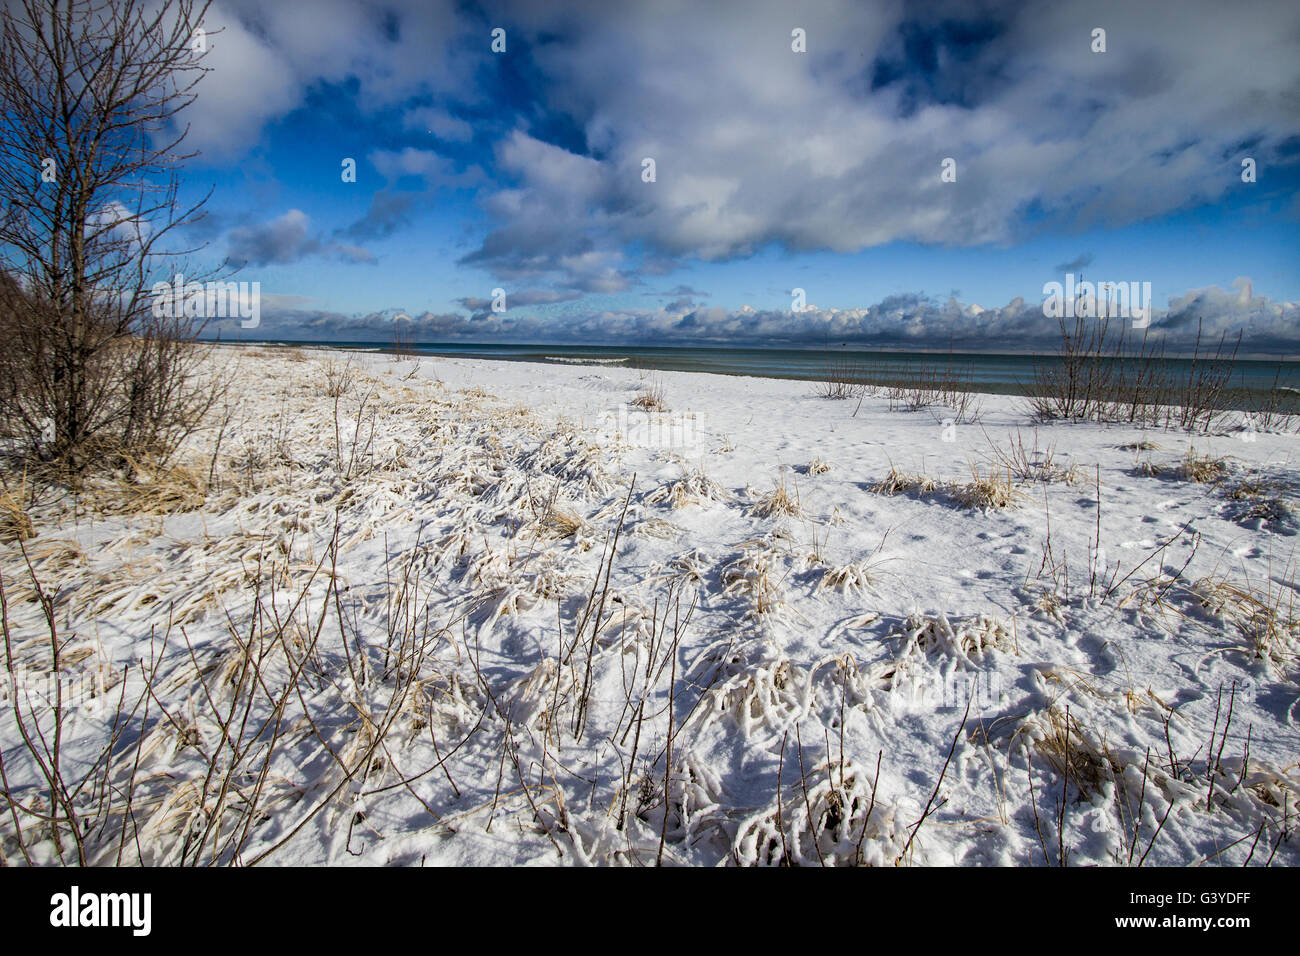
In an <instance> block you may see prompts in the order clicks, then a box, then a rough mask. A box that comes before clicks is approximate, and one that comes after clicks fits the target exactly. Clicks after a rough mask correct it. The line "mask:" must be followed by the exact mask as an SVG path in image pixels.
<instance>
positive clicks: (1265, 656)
mask: <svg viewBox="0 0 1300 956" xmlns="http://www.w3.org/2000/svg"><path fill="white" fill-rule="evenodd" d="M1283 577H1284V578H1285V579H1286V580H1291V581H1293V580H1295V566H1294V565H1293V564H1288V565H1287V568H1286V572H1285V573H1284V574H1283ZM1191 590H1192V594H1193V595H1194V596H1195V597H1196V598H1197V599H1198V600H1199V601H1200V602H1201V606H1202V607H1204V608H1205V609H1207V610H1208V611H1209V612H1210V613H1211V614H1214V615H1215V616H1216V617H1220V618H1223V619H1224V620H1226V621H1228V622H1229V623H1231V624H1232V626H1233V627H1234V628H1236V630H1237V633H1238V634H1240V635H1241V636H1242V638H1244V639H1245V641H1246V643H1245V645H1243V646H1242V647H1239V648H1237V649H1238V650H1240V651H1243V652H1246V653H1248V654H1249V655H1250V656H1252V657H1253V658H1255V659H1256V660H1260V661H1263V662H1264V663H1266V664H1267V665H1269V666H1270V667H1271V668H1272V669H1273V670H1274V671H1275V672H1276V673H1277V674H1279V676H1285V675H1286V674H1287V673H1288V672H1289V670H1290V668H1291V667H1292V666H1293V665H1294V664H1295V663H1296V662H1297V659H1300V616H1297V615H1298V614H1300V608H1297V606H1296V598H1297V595H1296V592H1295V590H1294V589H1293V588H1290V587H1286V586H1285V585H1280V584H1276V583H1275V582H1274V581H1273V579H1272V577H1269V578H1268V581H1267V584H1266V585H1265V586H1264V587H1262V588H1259V587H1255V586H1253V585H1252V584H1251V583H1250V582H1249V581H1246V582H1236V581H1232V580H1229V579H1228V578H1226V577H1213V576H1211V577H1204V578H1201V579H1200V580H1198V581H1196V582H1195V583H1194V584H1193V585H1192V588H1191Z"/></svg>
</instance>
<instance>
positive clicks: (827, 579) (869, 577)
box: [813, 561, 876, 594]
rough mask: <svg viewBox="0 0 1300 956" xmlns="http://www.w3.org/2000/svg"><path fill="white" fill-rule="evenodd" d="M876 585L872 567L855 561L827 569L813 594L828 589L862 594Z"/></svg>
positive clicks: (870, 564)
mask: <svg viewBox="0 0 1300 956" xmlns="http://www.w3.org/2000/svg"><path fill="white" fill-rule="evenodd" d="M875 583H876V574H875V570H874V565H873V564H872V563H870V562H867V561H855V562H853V563H852V564H843V565H840V566H839V567H834V568H827V569H826V570H824V571H823V572H822V576H821V577H820V578H819V579H818V581H817V587H816V588H815V589H814V590H813V593H814V594H817V593H819V592H821V591H825V590H827V589H828V588H829V589H831V590H834V591H841V592H843V593H845V594H852V593H854V592H864V591H867V590H868V589H870V588H871V587H872V586H873V585H874V584H875Z"/></svg>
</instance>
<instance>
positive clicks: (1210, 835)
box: [0, 348, 1300, 865]
mask: <svg viewBox="0 0 1300 956" xmlns="http://www.w3.org/2000/svg"><path fill="white" fill-rule="evenodd" d="M214 355H215V358H214V359H213V362H214V363H228V364H229V365H230V367H231V369H232V371H233V374H234V375H235V385H234V388H233V389H232V390H231V393H230V398H229V401H230V402H231V404H232V408H233V418H232V423H231V425H230V426H229V427H228V428H227V429H226V430H225V433H224V434H222V436H221V444H220V450H219V453H218V454H217V458H216V462H217V466H216V473H217V475H218V481H217V483H216V487H214V488H212V489H210V490H209V492H208V494H207V497H206V500H205V501H204V502H203V504H202V506H201V507H198V508H194V509H192V510H172V511H169V512H156V513H155V512H132V511H131V510H129V509H112V508H108V509H105V508H103V507H92V506H89V505H87V504H85V503H83V505H82V507H80V508H76V507H74V506H73V505H72V504H71V503H70V502H69V501H67V500H66V499H65V500H63V501H45V502H43V503H42V504H40V505H38V506H35V507H33V508H32V509H31V516H32V518H33V521H34V522H35V526H36V529H37V531H38V536H37V537H35V538H31V539H29V540H28V541H27V542H26V543H25V545H23V546H22V547H25V548H26V551H27V555H28V557H29V558H30V560H31V566H32V568H33V570H34V572H35V574H36V576H37V578H38V580H40V582H41V584H42V586H43V587H44V588H45V589H46V591H47V592H48V593H50V594H51V595H52V596H53V601H54V608H55V615H56V618H57V621H58V630H59V634H60V635H61V639H63V640H64V642H65V643H64V644H63V646H62V651H61V664H62V665H63V667H64V671H63V674H64V679H65V681H67V686H69V687H74V686H75V687H76V688H80V687H82V686H83V684H75V685H74V684H73V681H74V678H75V677H76V675H81V676H83V677H87V676H90V677H93V676H94V675H96V674H105V673H108V674H111V675H112V676H111V677H110V678H109V680H108V683H110V684H111V687H110V688H109V689H108V690H107V691H105V692H103V693H98V694H96V695H95V696H93V697H90V696H87V695H86V694H75V695H73V697H72V698H71V699H72V700H73V701H74V703H75V706H74V707H73V708H72V712H71V713H70V714H69V715H68V717H67V719H66V722H65V727H64V731H63V737H62V747H63V748H64V752H63V754H62V761H63V765H64V773H65V774H66V775H67V776H68V777H69V779H73V780H80V779H82V778H83V777H86V776H87V775H89V776H90V777H91V778H92V779H94V780H101V779H102V780H104V781H106V782H107V783H110V784H111V786H109V787H92V788H86V790H83V792H81V793H80V794H79V795H78V797H77V800H78V801H80V802H79V803H77V804H76V805H77V807H78V809H79V813H80V814H81V815H82V816H83V817H84V818H85V820H86V821H88V823H87V826H88V827H90V832H91V834H92V835H91V836H89V837H87V838H86V840H85V841H84V842H85V853H86V855H87V859H88V860H89V861H90V862H100V863H112V862H122V863H129V864H134V863H137V862H144V863H146V864H155V863H177V862H181V861H185V862H212V861H219V862H226V861H232V860H233V861H234V862H239V863H245V864H247V863H252V862H265V863H274V864H304V863H331V864H340V865H346V864H353V863H359V864H376V863H382V864H389V863H392V864H420V863H422V862H423V863H426V864H430V865H433V864H474V863H493V864H507V863H508V864H542V865H549V864H555V863H564V864H569V863H593V864H632V865H639V864H653V863H655V862H657V861H659V862H663V863H665V864H705V865H712V864H736V863H741V864H771V863H779V862H786V861H788V862H794V863H801V864H811V865H818V864H820V863H827V864H830V863H854V862H856V863H867V864H876V865H893V864H895V863H898V862H901V863H904V864H916V865H948V864H966V865H1046V864H1051V865H1055V864H1056V863H1058V862H1060V859H1059V857H1060V855H1061V851H1062V850H1064V851H1065V853H1066V862H1068V863H1069V864H1070V865H1084V864H1100V865H1130V864H1132V865H1136V864H1137V863H1138V862H1139V861H1141V860H1143V859H1145V863H1146V865H1152V864H1165V865H1168V864H1189V863H1196V862H1199V861H1202V860H1205V861H1208V862H1210V863H1212V864H1216V865H1217V864H1224V865H1228V864H1231V865H1240V864H1241V863H1243V862H1246V861H1248V860H1249V862H1250V863H1252V864H1254V865H1261V864H1263V863H1265V862H1268V861H1269V860H1270V859H1271V860H1272V862H1273V863H1274V864H1275V865H1281V864H1287V865H1295V864H1296V863H1297V862H1300V841H1297V840H1296V839H1295V838H1294V837H1290V838H1288V837H1289V835H1290V833H1291V831H1292V830H1293V829H1294V827H1295V821H1296V819H1297V805H1298V802H1300V801H1298V798H1300V767H1298V764H1297V760H1298V759H1300V757H1298V756H1297V755H1298V754H1300V730H1298V729H1297V727H1296V723H1295V721H1296V719H1297V717H1298V716H1300V707H1297V701H1298V700H1300V687H1298V686H1297V679H1298V678H1300V659H1297V656H1296V654H1297V648H1298V647H1300V631H1298V630H1297V618H1300V609H1293V608H1292V605H1291V602H1292V601H1293V600H1294V594H1295V592H1294V590H1293V588H1294V584H1295V580H1294V579H1295V558H1294V554H1295V542H1296V540H1297V539H1296V537H1295V534H1296V531H1297V523H1296V518H1295V516H1294V515H1293V514H1291V513H1290V510H1289V505H1291V504H1293V503H1294V502H1295V499H1296V492H1297V484H1298V483H1300V479H1298V478H1297V474H1298V473H1297V462H1296V436H1295V435H1294V434H1268V433H1254V432H1247V431H1240V430H1237V429H1234V428H1227V429H1224V430H1223V431H1222V432H1220V433H1217V434H1212V435H1208V436H1207V435H1188V434H1185V433H1180V432H1175V431H1143V430H1140V429H1136V428H1129V427H1119V426H1104V425H1098V424H1095V423H1094V424H1087V423H1054V424H1035V423H1034V422H1033V421H1032V420H1031V419H1030V417H1029V412H1028V409H1027V408H1026V407H1025V403H1024V402H1023V401H1022V400H1020V399H1017V398H1014V397H1010V396H993V395H985V396H981V397H980V399H979V406H980V407H979V413H978V417H977V420H976V421H970V420H963V421H958V422H955V423H954V422H952V421H950V419H951V418H952V413H951V412H949V411H947V410H945V409H942V408H931V409H925V410H922V411H916V412H904V411H891V410H890V409H889V402H888V400H887V399H885V398H883V397H871V396H868V397H865V398H863V399H862V400H861V401H860V402H859V401H858V400H857V399H851V400H846V401H835V400H829V399H826V398H821V397H817V396H816V395H815V394H814V389H813V388H812V387H811V386H810V385H809V384H808V383H800V382H790V381H778V380H767V379H758V378H745V377H735V376H721V375H708V374H702V373H684V372H646V371H642V370H638V369H635V368H630V367H627V366H623V365H618V366H615V365H607V364H606V365H599V366H584V365H576V364H571V363H570V364H560V365H556V364H548V365H542V364H527V363H521V362H504V361H501V362H498V361H490V360H482V359H445V358H439V359H428V358H425V359H422V360H420V361H418V362H416V361H413V360H411V359H402V360H397V359H394V358H392V357H389V356H385V355H379V354H373V353H367V354H359V353H342V352H332V351H326V350H302V351H295V350H289V349H274V350H271V349H247V348H220V349H217V350H215V353H214ZM331 362H332V363H335V364H336V365H338V364H341V363H344V362H350V363H352V365H353V366H354V367H356V368H357V369H358V372H359V374H358V376H357V381H356V382H355V383H354V384H353V385H352V387H351V388H350V389H348V390H347V391H345V392H344V394H342V395H341V396H338V397H337V398H334V397H331V396H329V395H327V394H326V390H325V383H326V380H327V376H326V372H325V367H326V365H327V363H331ZM643 389H654V390H659V389H661V390H662V393H663V396H664V398H665V401H666V404H667V405H668V410H667V411H665V412H662V413H649V414H645V413H642V412H640V411H639V410H637V409H634V408H630V407H629V403H630V402H631V401H632V400H633V399H634V398H636V397H637V395H638V394H641V393H642V390H643ZM217 437H218V434H217V429H216V428H215V427H214V428H212V429H208V430H206V431H205V432H203V433H201V434H200V435H198V436H196V437H195V439H194V440H193V443H192V445H191V447H190V448H188V449H187V451H186V455H187V456H188V458H187V459H186V460H187V461H188V462H190V463H191V464H192V465H193V467H194V468H196V469H197V470H198V471H200V472H202V473H203V474H204V475H206V473H207V471H208V467H209V464H210V462H211V461H212V457H213V449H214V448H215V447H216V444H215V443H216V441H217ZM1017 437H1018V440H1019V441H1020V442H1022V443H1023V445H1024V447H1025V448H1037V449H1038V450H1039V451H1040V453H1041V452H1044V451H1046V450H1047V449H1051V452H1052V456H1053V459H1054V460H1053V461H1052V462H1051V467H1044V462H1043V461H1042V460H1040V461H1039V462H1038V463H1037V464H1038V466H1039V467H1037V468H1036V469H1034V473H1033V474H1032V475H1030V476H1027V477H1026V478H1024V479H1023V480H1018V479H1016V478H1014V477H1012V478H1011V480H1010V482H1009V484H1010V485H1011V487H1010V488H1009V489H1008V490H1009V491H1010V492H1011V494H1010V495H1008V496H1005V498H1004V496H1001V495H996V494H994V495H991V496H990V495H977V494H975V493H974V491H973V490H972V488H971V487H968V486H970V485H971V484H972V482H973V480H974V479H973V476H978V477H981V478H984V479H990V478H992V479H998V476H999V475H1003V476H1005V468H1006V458H1005V455H1006V454H1007V453H1008V452H1009V451H1010V449H1011V448H1012V447H1013V443H1014V441H1015V440H1016V439H1017ZM1143 443H1155V445H1156V446H1157V447H1154V448H1143V447H1138V446H1141V445H1142V444H1143ZM1122 446H1130V447H1128V448H1125V447H1122ZM994 449H997V451H995V450H994ZM1192 449H1194V450H1195V455H1196V456H1197V457H1198V458H1199V457H1201V456H1211V457H1214V458H1223V459H1224V460H1225V466H1226V468H1227V476H1226V477H1225V478H1223V479H1222V480H1220V481H1217V482H1213V483H1210V482H1207V483H1198V482H1195V481H1191V480H1188V479H1187V478H1186V477H1184V475H1183V473H1182V472H1181V471H1179V465H1180V463H1182V462H1183V460H1184V458H1185V456H1186V455H1187V454H1188V452H1189V451H1191V450H1192ZM998 452H1001V453H1002V455H999V454H998ZM891 471H897V472H899V473H906V474H919V475H922V476H924V477H925V478H928V479H931V481H932V483H933V487H930V488H928V489H927V488H926V487H925V486H922V487H920V488H913V489H911V490H902V491H899V492H898V493H896V494H888V493H884V492H883V491H882V490H873V489H874V488H876V486H877V485H878V484H880V483H881V482H882V481H884V479H886V478H887V477H889V476H890V474H891ZM1037 478H1047V479H1049V480H1035V479H1037ZM1252 482H1253V484H1252ZM1257 485H1258V486H1259V487H1256V486H1257ZM1004 500H1005V501H1006V502H1007V503H1006V504H1005V506H1003V501H1004ZM964 502H965V503H975V504H977V505H978V506H977V507H966V506H964V504H963V503H964ZM1276 502H1280V503H1281V504H1280V506H1279V505H1278V504H1276ZM1261 505H1268V507H1261ZM119 510H121V511H124V512H125V513H116V512H117V511H119ZM331 542H337V545H336V547H334V548H332V547H331ZM0 569H3V574H4V584H5V589H6V592H7V597H8V606H9V626H10V631H11V633H12V642H11V643H12V648H13V655H14V658H15V659H16V663H17V664H18V665H21V667H22V668H23V671H22V673H23V674H24V675H26V676H27V677H28V678H29V679H30V678H31V677H32V675H35V674H41V673H44V674H46V675H48V672H49V669H50V660H49V653H48V643H49V634H48V630H47V629H44V626H43V614H42V610H41V605H40V602H39V600H38V599H37V596H36V594H35V591H34V589H33V588H32V587H31V585H30V580H29V579H28V575H27V572H26V568H25V560H24V556H23V554H22V551H21V549H20V545H19V544H18V543H17V542H10V543H7V544H4V545H0ZM259 582H260V583H259ZM332 582H334V583H332ZM250 662H253V663H255V664H256V665H257V668H256V669H254V667H253V666H252V664H250ZM124 668H125V670H123V669H124ZM154 668H156V672H155V675H154V678H153V684H154V690H153V692H152V693H151V694H144V693H143V688H144V684H145V679H146V676H147V674H148V673H149V672H150V671H151V670H153V669H154ZM123 673H124V674H125V677H124V678H123V677H122V676H121V675H122V674H123ZM87 683H88V682H87ZM4 703H5V704H6V707H8V706H9V705H10V704H11V701H9V700H6V701H5V702H4ZM18 703H19V711H20V712H21V713H22V714H24V715H28V716H29V721H28V722H29V723H30V714H31V712H32V711H33V709H34V710H35V712H36V713H37V714H38V715H39V716H40V719H41V720H42V724H41V726H42V727H43V728H45V729H47V730H48V729H50V728H51V727H52V720H51V715H50V711H49V708H43V707H41V706H40V705H39V703H38V702H36V701H35V700H34V698H31V697H29V696H28V695H26V694H23V693H21V692H20V695H19V700H18ZM231 713H233V714H235V715H237V716H239V718H240V719H238V720H231V719H230V718H229V715H230V714H231ZM223 725H224V726H225V730H224V731H223ZM0 744H2V745H3V754H4V766H5V770H6V773H7V775H8V778H9V785H8V788H9V789H10V791H11V792H12V793H14V794H15V795H16V796H17V797H18V798H19V799H20V800H21V801H22V803H24V804H25V805H28V806H30V805H31V804H33V803H37V804H38V805H47V804H45V803H41V801H44V800H47V791H48V788H47V787H46V785H45V783H44V782H43V780H42V778H41V777H40V771H39V769H38V768H37V766H36V765H35V763H34V761H32V760H31V759H30V758H29V756H28V754H27V748H26V747H25V746H24V745H23V742H22V739H21V737H20V735H19V733H18V727H17V726H16V723H15V720H14V714H13V711H12V709H10V710H9V712H8V713H7V714H6V717H5V719H4V722H3V723H2V724H0ZM106 747H107V748H108V750H109V752H110V756H109V757H108V758H107V759H101V755H102V753H103V752H104V751H105V748H106ZM105 767H107V768H108V769H107V770H105ZM97 774H98V775H99V776H96V775H97ZM666 777H667V779H668V782H669V788H668V789H669V793H670V799H669V800H668V801H667V804H668V806H667V811H665V801H664V799H663V793H664V782H665V778H666ZM132 778H134V780H135V784H134V789H133V790H131V789H130V788H131V784H130V781H131V780H132ZM113 788H116V791H113ZM104 789H108V790H110V791H113V792H116V793H118V794H119V797H118V798H116V801H114V800H113V799H110V800H108V801H107V803H105V802H104V801H102V800H101V801H100V802H99V803H96V802H95V801H96V799H98V798H96V797H95V796H94V794H93V793H91V792H88V791H92V790H94V791H100V790H104ZM128 790H130V792H131V793H132V794H133V799H132V807H131V814H132V818H133V819H134V821H135V822H134V824H130V823H125V824H124V813H125V810H124V797H122V796H121V795H122V794H125V793H126V792H128ZM1031 793H1032V795H1031ZM4 810H5V812H4V813H3V814H2V815H0V816H3V819H2V820H0V851H2V852H3V854H4V856H5V858H6V860H7V861H9V862H21V860H22V852H21V848H20V846H19V841H18V839H17V834H16V831H15V828H14V825H13V821H12V819H11V818H10V814H9V813H8V808H7V807H5V808H4ZM136 828H138V831H137V830H136ZM1062 830H1063V832H1059V831H1062ZM123 833H125V834H128V835H127V836H126V837H123V836H122V834H123ZM62 842H63V846H62V853H63V855H64V857H65V858H74V857H75V850H74V849H73V848H72V846H71V843H70V842H69V840H68V837H67V835H66V834H65V835H64V837H63V841H62ZM24 844H25V845H26V848H27V850H28V852H29V853H30V855H31V856H32V858H33V860H34V861H36V862H56V861H57V860H58V858H59V856H58V852H59V851H58V850H57V849H56V848H55V845H54V841H53V840H51V839H50V836H49V833H48V829H47V828H42V827H41V826H39V825H37V824H36V823H33V822H30V821H29V822H28V823H27V824H26V825H25V832H24Z"/></svg>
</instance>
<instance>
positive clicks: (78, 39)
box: [0, 0, 214, 475]
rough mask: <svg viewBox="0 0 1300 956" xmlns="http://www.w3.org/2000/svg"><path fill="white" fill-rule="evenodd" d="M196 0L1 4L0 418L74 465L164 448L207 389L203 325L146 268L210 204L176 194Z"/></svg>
mask: <svg viewBox="0 0 1300 956" xmlns="http://www.w3.org/2000/svg"><path fill="white" fill-rule="evenodd" d="M205 10H206V4H199V5H196V4H194V3H192V2H190V0H173V2H170V3H166V4H161V5H157V6H152V7H146V6H145V5H144V4H141V3H136V2H131V0H106V2H100V3H93V4H92V3H89V2H85V0H78V2H72V3H70V4H68V5H67V6H66V8H60V9H59V10H58V12H57V13H56V12H54V10H53V8H51V7H49V6H48V5H46V4H42V3H38V2H36V0H20V2H15V3H12V4H7V5H6V6H5V8H4V11H3V30H2V35H0V114H3V115H4V117H5V120H4V122H5V135H4V136H3V137H2V138H0V157H2V160H0V198H3V200H4V206H5V208H6V213H5V215H4V216H3V218H0V337H2V338H3V339H4V341H5V343H6V348H5V350H4V352H3V355H0V418H3V419H4V420H5V421H6V423H7V424H8V426H9V428H10V430H11V431H13V432H16V433H17V434H18V435H19V436H20V437H21V439H22V444H23V446H24V447H23V449H22V450H21V451H22V454H24V455H27V456H32V457H34V458H37V459H39V460H41V461H43V462H57V463H58V464H59V466H60V467H61V468H62V469H64V470H65V471H66V472H68V473H70V474H72V475H79V474H81V473H83V472H85V471H86V470H87V469H88V468H90V467H91V466H92V465H96V464H99V463H101V462H104V461H108V462H109V463H110V464H111V463H115V462H116V461H118V460H119V456H120V454H121V453H132V454H135V455H137V456H141V455H149V456H151V457H153V458H155V459H158V460H164V459H166V458H167V457H168V456H169V455H170V454H171V453H172V452H173V451H174V450H175V448H176V447H177V445H178V444H179V443H180V442H181V441H182V440H183V439H184V438H185V436H186V435H188V434H189V433H190V432H191V431H192V430H193V429H194V428H195V427H196V426H197V424H198V422H199V420H200V419H201V418H202V415H203V414H204V413H205V412H206V410H207V409H208V407H210V405H211V404H212V401H213V399H214V394H213V391H212V390H211V388H210V387H205V385H204V384H201V383H200V382H198V381H197V380H196V365H197V362H198V361H199V359H201V358H202V357H203V354H204V350H202V349H199V348H198V347H197V346H196V345H195V344H194V343H195V340H196V337H197V335H198V333H199V331H200V330H201V327H202V323H201V322H200V321H198V320H196V319H195V318H194V317H193V315H192V314H191V315H190V316H188V317H187V316H185V315H183V314H182V315H178V316H173V317H167V316H166V314H165V311H164V315H162V316H160V315H159V314H158V311H160V310H156V309H155V308H154V306H155V302H154V301H153V300H154V295H153V284H154V283H153V280H154V278H155V277H157V276H166V277H167V278H168V279H169V280H170V279H171V278H172V274H173V272H176V271H183V270H182V269H181V261H180V257H181V256H183V255H184V253H177V252H169V251H166V243H167V242H168V241H169V240H170V237H171V236H172V234H173V230H174V229H175V228H177V227H179V226H183V225H185V224H186V223H191V222H194V221H195V220H196V219H197V218H198V216H199V214H200V210H201V207H202V205H203V200H200V201H199V202H197V203H196V204H194V205H191V206H186V205H185V204H183V203H178V201H177V190H178V182H177V170H178V168H179V167H180V165H181V164H182V163H183V161H184V160H186V159H188V158H189V156H191V155H193V154H189V155H186V154H183V153H182V152H181V144H182V142H183V140H184V139H185V132H184V131H183V130H182V132H180V133H175V132H174V130H175V128H176V126H175V123H174V120H175V118H176V117H177V116H178V115H179V114H180V113H181V111H182V110H183V109H184V108H185V107H186V106H187V105H189V103H191V102H192V101H193V99H194V96H195V93H194V89H195V85H196V84H197V82H198V81H199V79H201V77H202V75H203V73H204V72H205V68H204V67H203V66H202V65H201V62H200V61H201V58H202V56H203V52H202V51H201V50H197V49H196V48H195V45H194V44H193V43H192V34H193V32H194V29H195V28H196V27H197V26H198V24H199V23H200V21H201V20H202V17H203V13H204V11H205ZM92 77H93V87H94V90H95V95H94V96H88V95H86V84H87V83H89V82H91V81H90V80H89V79H88V78H92ZM36 144H39V146H37V145H36ZM34 158H35V159H37V160H40V161H42V162H43V161H44V160H48V161H49V163H50V164H51V166H50V167H47V168H46V170H45V171H47V172H52V173H53V178H52V179H51V178H49V177H47V176H44V175H41V174H40V173H41V172H42V170H34V169H33V161H34ZM187 278H188V279H189V280H190V281H198V280H199V277H196V276H194V275H190V276H187ZM206 384H207V386H211V385H212V383H211V382H208V383H206Z"/></svg>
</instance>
